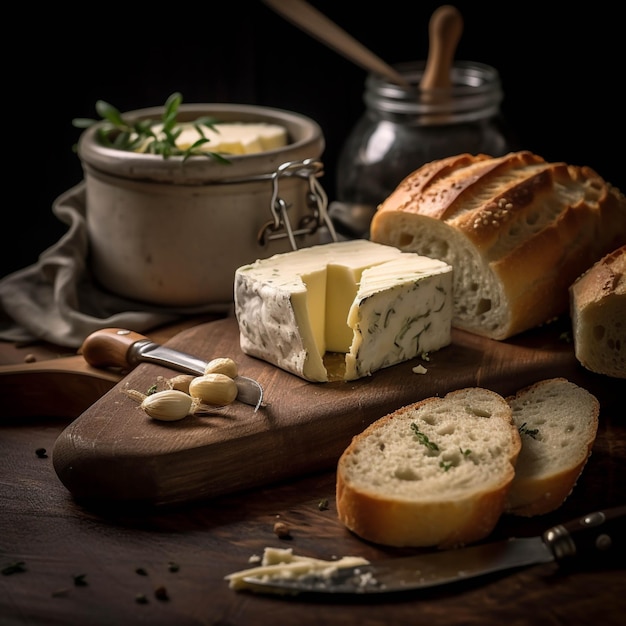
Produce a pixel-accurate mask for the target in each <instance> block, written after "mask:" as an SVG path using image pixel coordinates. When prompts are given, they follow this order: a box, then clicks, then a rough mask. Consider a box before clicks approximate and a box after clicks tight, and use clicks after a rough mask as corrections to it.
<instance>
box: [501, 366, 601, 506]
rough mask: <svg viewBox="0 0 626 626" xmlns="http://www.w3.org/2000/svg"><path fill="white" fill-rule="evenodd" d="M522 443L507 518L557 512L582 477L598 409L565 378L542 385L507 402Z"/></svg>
mask: <svg viewBox="0 0 626 626" xmlns="http://www.w3.org/2000/svg"><path fill="white" fill-rule="evenodd" d="M507 401H508V403H509V404H510V406H511V409H512V411H513V420H514V422H515V425H516V426H517V428H518V430H519V431H520V434H521V438H522V450H521V452H520V455H519V458H518V459H517V464H516V466H515V478H514V479H513V483H512V485H511V489H510V491H509V493H508V497H507V499H506V505H505V508H506V512H507V513H512V514H514V515H521V516H526V517H530V516H533V515H542V514H544V513H549V512H550V511H554V510H555V509H557V508H558V507H559V506H561V504H563V502H564V501H565V499H566V498H567V497H568V496H569V494H570V493H571V492H572V490H573V488H574V486H575V484H576V481H577V480H578V478H579V477H580V474H581V473H582V471H583V469H584V467H585V464H586V463H587V459H588V458H589V456H590V454H591V449H592V447H593V443H594V441H595V438H596V433H597V430H598V415H599V412H600V404H599V402H598V400H597V398H596V397H595V396H594V395H593V394H591V393H589V392H588V391H587V390H585V389H583V388H581V387H578V386H577V385H575V384H574V383H572V382H570V381H568V380H566V379H565V378H551V379H548V380H542V381H540V382H538V383H535V384H534V385H531V386H529V387H526V388H524V389H521V390H520V391H518V392H517V393H516V394H515V395H514V396H511V397H509V398H507Z"/></svg>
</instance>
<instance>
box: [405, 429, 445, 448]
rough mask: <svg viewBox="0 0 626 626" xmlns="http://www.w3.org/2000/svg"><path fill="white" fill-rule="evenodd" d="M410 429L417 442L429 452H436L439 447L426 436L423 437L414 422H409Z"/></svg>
mask: <svg viewBox="0 0 626 626" xmlns="http://www.w3.org/2000/svg"><path fill="white" fill-rule="evenodd" d="M411 429H412V430H413V432H414V433H415V436H416V437H417V440H418V441H419V442H420V443H421V444H422V445H424V446H426V447H427V448H428V449H429V450H434V451H438V450H439V446H438V445H437V444H436V443H435V442H434V441H431V440H430V439H429V438H428V436H427V435H425V434H424V433H423V432H422V431H421V430H420V429H419V426H418V425H417V424H416V423H415V422H411Z"/></svg>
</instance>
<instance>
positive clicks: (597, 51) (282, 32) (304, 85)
mask: <svg viewBox="0 0 626 626" xmlns="http://www.w3.org/2000/svg"><path fill="white" fill-rule="evenodd" d="M311 4H313V5H314V6H315V7H317V8H318V9H319V10H320V11H322V12H323V13H324V14H326V15H327V16H328V17H330V18H331V19H333V20H334V21H335V22H337V23H338V24H339V25H340V26H342V27H343V28H344V29H346V30H347V31H348V32H350V33H351V34H352V35H353V36H354V37H356V38H357V39H358V40H359V41H361V42H362V43H363V44H364V45H366V46H367V47H369V48H370V49H371V50H373V51H374V52H375V53H376V54H378V55H379V56H380V57H382V58H383V59H384V60H385V61H387V62H388V63H392V64H393V63H398V62H403V61H412V60H416V59H424V58H425V57H426V54H427V50H428V21H429V19H430V16H431V15H432V12H433V11H434V10H435V9H436V8H437V7H438V6H439V5H440V4H441V3H437V2H426V1H423V2H416V3H410V2H406V1H400V0H385V1H384V2H379V3H363V2H348V1H346V2H340V1H338V0H312V1H311ZM454 4H455V6H456V7H457V8H458V9H459V10H460V11H461V13H462V14H463V17H464V24H465V28H464V33H463V36H462V38H461V41H460V44H459V47H458V50H457V54H456V58H457V59H466V60H471V61H479V62H483V63H487V64H489V65H492V66H494V67H495V68H496V69H498V71H499V72H500V75H501V79H502V82H503V88H504V94H505V100H504V103H503V105H502V111H503V113H504V115H505V117H506V119H507V120H508V123H509V125H510V126H511V127H512V128H513V129H514V131H515V132H516V134H517V135H518V137H519V139H520V142H521V146H522V147H523V148H526V149H529V150H532V151H534V152H536V153H538V154H540V155H541V156H543V157H544V158H546V159H547V160H554V161H566V162H569V163H573V164H577V165H589V166H591V167H593V168H594V169H596V170H597V171H598V173H600V174H601V175H602V176H603V177H604V178H605V179H606V180H608V181H609V182H611V183H613V184H614V185H616V186H617V187H619V188H621V189H622V190H626V170H625V166H624V159H623V157H622V156H620V155H622V154H623V151H624V140H625V139H626V123H625V121H624V115H623V109H624V98H623V95H622V92H623V87H624V85H623V79H622V77H623V74H624V60H625V54H624V42H625V40H626V32H625V31H624V27H623V22H622V20H621V16H620V15H618V3H608V2H606V3H604V2H594V3H584V4H580V3H578V4H574V3H550V2H526V3H508V2H498V3H491V2H489V3H487V2H456V3H454ZM75 6H80V5H75ZM157 6H158V7H159V8H157ZM31 7H33V8H31ZM83 7H84V8H83V9H81V11H83V12H84V13H83V12H79V11H77V10H76V9H72V10H70V9H69V8H65V7H63V6H62V5H61V4H59V3H49V4H45V5H43V6H41V7H40V8H38V9H36V10H35V9H34V5H31V4H30V3H25V4H24V5H23V6H14V7H13V8H12V9H11V11H12V13H11V15H10V19H7V16H6V15H5V22H4V31H5V37H4V41H3V44H2V45H3V48H4V54H3V59H4V73H5V84H6V85H7V86H8V89H6V90H5V92H4V93H5V97H4V107H3V108H4V115H3V117H4V131H5V132H4V140H5V150H7V151H8V152H9V158H8V159H7V154H5V161H4V162H5V166H4V168H3V171H4V172H5V177H4V189H5V197H4V204H5V206H4V211H5V219H4V220H3V226H2V231H1V232H2V246H1V252H0V255H1V256H0V276H4V275H5V274H7V273H9V272H12V271H14V270H17V269H20V268H22V267H25V266H27V265H30V264H32V263H34V262H35V261H36V260H37V257H38V255H39V254H40V253H41V252H43V251H44V250H45V249H46V248H47V247H49V246H50V245H52V244H53V243H55V242H56V241H57V240H58V238H59V237H60V236H61V235H62V234H63V233H64V232H65V226H64V225H63V224H62V223H61V222H59V221H58V220H57V218H56V217H55V216H54V215H53V214H52V212H51V209H52V203H53V202H54V200H55V198H56V197H57V196H58V195H59V194H61V193H62V192H64V191H65V190H67V189H69V188H70V187H72V186H73V185H74V184H76V183H78V182H80V180H81V179H82V171H81V168H80V163H79V161H78V157H77V156H76V155H75V154H74V152H73V151H72V146H73V145H74V144H75V142H76V141H77V139H78V135H79V131H78V130H77V129H75V128H73V126H72V124H71V120H72V118H74V117H95V116H96V113H95V108H94V105H95V102H96V100H98V99H103V100H106V101H108V102H110V103H111V104H113V105H115V106H116V107H117V108H119V109H120V110H121V111H125V110H131V109H134V108H142V107H146V106H157V105H161V104H163V103H164V101H165V100H166V98H167V96H168V95H170V94H171V93H172V92H174V91H180V92H181V93H182V94H183V96H184V101H185V102H188V103H191V102H216V103H223V102H231V103H243V104H258V105H263V106H272V107H277V108H282V109H287V110H292V111H296V112H299V113H303V114H305V115H308V116H310V117H312V118H313V119H315V120H316V121H317V122H318V123H319V124H320V125H321V127H322V129H323V131H324V135H325V138H326V151H325V153H324V155H323V156H322V159H323V161H324V164H325V169H326V173H325V175H324V177H323V178H322V183H323V185H324V187H325V189H326V191H327V193H328V195H329V199H330V200H332V199H333V196H334V185H335V172H334V170H335V167H336V161H337V156H338V153H339V150H340V148H341V145H342V143H343V141H344V140H345V138H346V137H347V135H348V133H349V131H350V130H351V128H352V126H353V124H354V123H355V122H356V120H357V118H358V117H359V116H360V115H361V113H362V111H363V108H364V105H363V102H362V95H363V88H364V80H365V77H366V73H365V71H364V70H362V69H361V68H359V67H357V66H355V65H353V64H352V63H351V62H349V61H347V60H345V59H344V58H343V57H342V56H340V55H339V54H337V53H336V52H334V51H332V50H329V49H327V48H325V47H324V46H323V45H322V44H321V43H319V42H318V41H317V40H315V39H312V38H311V37H310V36H308V35H306V34H304V33H302V32H301V31H300V30H298V29H297V28H296V27H295V26H293V25H292V24H290V23H289V22H286V21H285V20H284V19H283V18H281V17H279V16H278V15H276V14H274V13H273V12H272V10H271V9H269V8H268V7H267V6H266V5H264V4H263V3H262V2H261V1H260V0H230V1H227V0H225V1H223V2H219V3H218V2H213V1H207V2H203V3H178V4H177V3H171V4H167V5H163V4H162V3H160V4H159V5H157V4H156V3H155V4H146V5H141V4H132V3H131V4H130V5H128V4H121V5H119V4H107V5H92V6H91V7H89V8H88V7H86V5H83ZM87 9H88V10H87ZM7 11H8V10H7ZM13 30H14V31H15V32H12V31H13ZM7 163H8V164H7Z"/></svg>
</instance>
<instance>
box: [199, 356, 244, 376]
mask: <svg viewBox="0 0 626 626" xmlns="http://www.w3.org/2000/svg"><path fill="white" fill-rule="evenodd" d="M238 373H239V368H238V367H237V363H235V361H233V359H231V358H230V357H218V358H217V359H213V360H211V361H209V362H208V363H207V364H206V367H205V368H204V374H205V375H206V374H226V376H229V377H230V378H235V376H237V374H238Z"/></svg>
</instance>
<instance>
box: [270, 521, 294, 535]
mask: <svg viewBox="0 0 626 626" xmlns="http://www.w3.org/2000/svg"><path fill="white" fill-rule="evenodd" d="M274 533H275V534H276V536H277V537H278V538H279V539H290V538H291V532H290V531H289V526H287V524H285V522H276V523H275V524H274Z"/></svg>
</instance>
